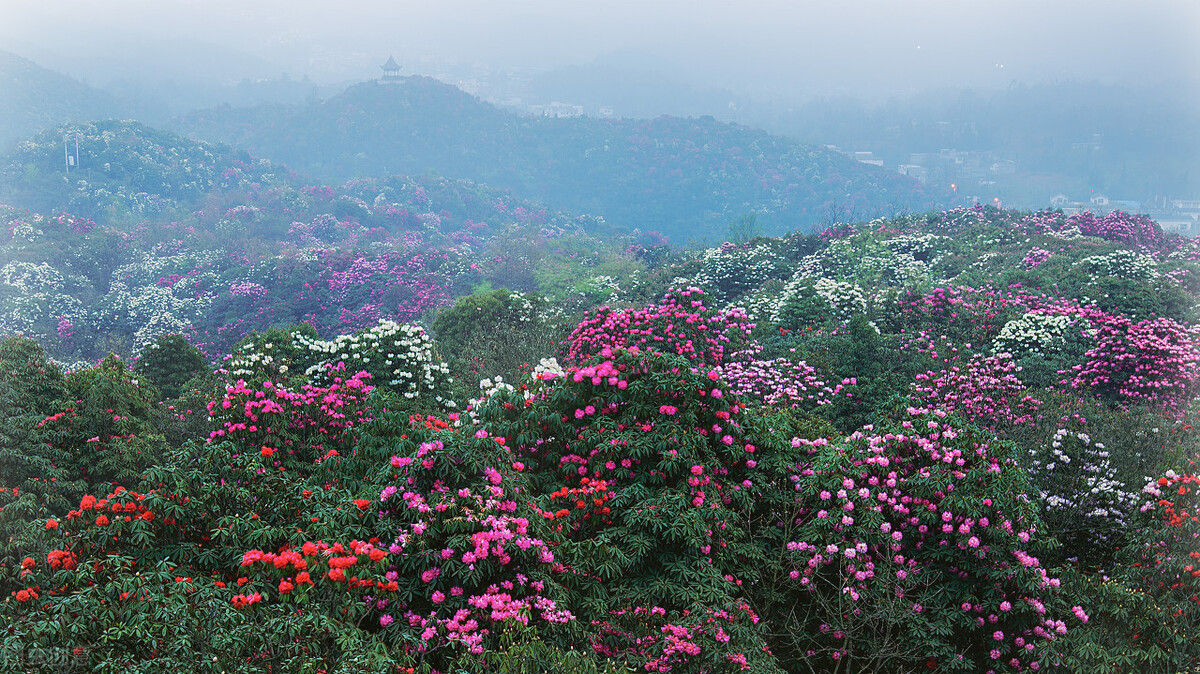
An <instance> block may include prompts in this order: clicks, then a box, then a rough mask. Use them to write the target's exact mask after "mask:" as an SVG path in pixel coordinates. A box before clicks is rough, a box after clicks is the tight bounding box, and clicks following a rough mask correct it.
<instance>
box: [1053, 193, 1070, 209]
mask: <svg viewBox="0 0 1200 674" xmlns="http://www.w3.org/2000/svg"><path fill="white" fill-rule="evenodd" d="M1069 203H1071V197H1068V196H1067V195H1065V194H1056V195H1054V196H1052V197H1050V205H1051V206H1052V207H1054V208H1062V207H1063V206H1066V205H1067V204H1069Z"/></svg>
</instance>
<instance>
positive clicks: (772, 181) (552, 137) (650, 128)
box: [171, 76, 949, 243]
mask: <svg viewBox="0 0 1200 674" xmlns="http://www.w3.org/2000/svg"><path fill="white" fill-rule="evenodd" d="M171 127H172V129H173V130H175V131H177V132H180V133H183V134H184V135H187V136H189V137H192V138H198V139H203V140H209V141H221V142H227V143H229V144H231V145H233V146H235V147H239V148H241V149H245V150H247V151H250V152H252V153H253V154H256V155H258V156H261V157H269V158H271V159H272V160H277V161H282V162H284V163H286V164H288V165H290V166H292V167H294V168H296V169H298V170H304V171H309V172H311V173H312V174H314V175H315V176H316V177H318V178H321V179H324V180H327V181H333V182H336V181H341V180H347V179H351V178H357V177H369V176H373V175H380V174H384V173H393V172H395V173H408V174H420V173H423V172H425V171H427V170H433V171H434V172H436V173H439V174H441V175H445V176H448V177H453V178H462V179H467V180H473V181H477V182H482V183H486V184H489V185H493V186H495V187H499V188H503V189H509V190H513V191H514V192H516V193H519V194H522V195H523V196H527V197H529V198H533V199H538V200H541V201H544V202H547V203H552V204H554V205H555V206H556V207H559V208H564V209H568V210H573V211H577V212H588V213H595V214H597V215H601V216H603V217H604V218H606V219H607V220H609V221H610V222H612V223H613V224H618V225H622V226H625V227H628V228H630V229H633V228H642V229H654V230H659V231H662V232H664V233H665V234H666V235H667V236H669V237H671V238H672V239H673V240H674V241H675V242H677V243H682V242H683V241H684V240H685V239H686V238H687V237H693V238H695V237H697V236H699V237H700V238H706V239H709V240H719V239H721V238H723V237H724V234H725V230H726V227H727V226H728V224H729V222H731V221H732V220H734V219H736V218H738V217H740V216H743V215H746V214H750V213H753V214H755V215H756V216H757V220H758V223H759V225H760V226H761V227H762V228H763V230H764V231H765V232H768V233H782V232H786V231H793V230H797V229H814V228H815V227H816V226H818V225H819V224H828V223H830V222H833V221H835V220H840V219H845V218H848V217H851V216H859V217H862V216H865V215H873V214H887V213H895V212H901V211H906V210H907V211H915V210H927V209H930V208H934V207H937V206H939V205H944V204H945V203H946V202H948V201H949V198H948V195H943V194H940V193H938V192H936V191H935V189H934V188H932V187H930V186H925V185H921V184H920V183H917V182H915V181H913V180H911V179H908V178H906V177H904V176H900V175H897V174H893V173H891V172H888V171H884V170H882V169H877V168H875V167H870V166H866V165H864V164H861V163H858V162H855V161H854V160H853V159H851V158H849V157H846V156H844V155H840V154H837V153H835V152H832V151H830V150H826V149H824V148H817V147H813V146H810V145H805V144H802V143H799V142H797V141H794V140H791V139H788V138H784V137H780V136H773V135H771V134H769V133H767V132H765V131H761V130H756V129H751V128H748V127H744V126H738V125H735V124H729V123H725V122H718V121H716V120H715V119H713V118H711V117H698V118H679V117H670V116H660V117H657V118H654V119H649V120H632V119H619V120H618V119H595V118H588V117H575V118H554V117H531V116H522V115H518V114H516V113H513V112H510V111H507V110H503V109H500V108H498V107H496V106H493V105H491V104H489V103H486V102H484V101H482V100H480V99H478V98H476V97H474V96H471V95H470V94H467V93H466V92H463V91H462V90H460V89H458V88H457V87H453V86H451V85H448V84H445V83H442V82H440V81H437V80H434V79H431V78H426V77H420V76H412V77H408V78H405V79H404V80H402V81H401V82H400V83H397V84H383V83H379V82H376V81H369V82H364V83H361V84H357V85H354V86H351V87H349V88H348V89H347V90H346V91H345V92H343V93H342V94H341V95H338V96H334V97H332V98H329V99H326V100H324V101H320V102H313V103H309V104H305V105H300V106H297V105H279V104H272V105H265V106H258V107H254V108H232V107H226V106H222V107H219V108H213V109H208V110H202V111H196V112H193V113H190V114H189V115H187V116H185V117H183V118H179V119H178V120H176V123H174V124H172V125H171Z"/></svg>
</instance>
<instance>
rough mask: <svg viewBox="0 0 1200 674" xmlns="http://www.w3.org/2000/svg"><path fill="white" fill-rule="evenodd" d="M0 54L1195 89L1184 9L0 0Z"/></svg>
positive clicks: (938, 1) (719, 79)
mask: <svg viewBox="0 0 1200 674" xmlns="http://www.w3.org/2000/svg"><path fill="white" fill-rule="evenodd" d="M0 49H6V50H9V51H13V52H16V53H17V54H19V55H21V56H24V57H26V58H30V59H32V60H35V61H37V62H38V63H40V64H41V65H43V66H46V67H48V68H51V69H54V70H58V71H60V72H63V73H65V74H68V75H71V76H74V77H78V78H81V79H84V80H85V81H87V82H89V83H90V84H93V85H97V86H103V85H105V84H107V83H109V82H112V81H114V80H117V79H120V78H129V77H134V78H151V79H159V80H184V81H186V80H188V79H196V80H207V81H214V82H219V83H233V82H237V81H239V80H242V79H244V78H250V79H255V78H266V77H276V76H278V75H280V74H281V73H285V72H286V73H288V74H289V75H290V76H291V77H293V78H301V77H306V76H307V77H309V78H311V79H313V80H314V81H316V82H318V83H336V82H345V81H355V80H362V79H367V78H371V77H376V76H378V74H379V70H378V65H379V63H381V62H382V61H383V60H384V59H386V58H387V56H388V55H389V54H393V55H395V57H396V59H397V60H398V61H399V62H400V63H402V64H404V66H405V71H404V72H405V73H406V74H412V73H427V74H435V73H436V71H437V70H438V69H440V68H445V67H448V66H450V65H452V64H465V65H471V64H474V65H477V66H482V67H487V68H492V69H497V68H520V69H532V68H537V69H552V68H559V67H564V66H568V65H579V64H590V63H598V64H605V65H613V66H617V67H621V68H626V69H628V68H636V69H642V70H646V71H650V72H656V73H660V74H664V75H668V76H670V77H673V78H676V79H679V80H681V81H685V82H687V83H689V84H692V85H694V86H697V87H703V88H711V89H719V88H724V89H729V90H732V91H734V92H737V93H741V94H746V95H754V96H758V97H771V98H775V99H778V100H783V101H802V100H805V99H807V98H810V97H812V96H827V95H838V94H846V95H853V96H859V97H863V98H868V99H870V98H880V97H883V96H890V95H895V94H905V93H912V92H915V91H919V90H922V89H928V88H934V87H939V88H940V87H948V86H966V87H978V88H994V87H1003V86H1007V85H1008V84H1010V83H1011V82H1014V81H1015V82H1022V83H1039V82H1053V81H1065V80H1098V81H1100V82H1104V83H1111V84H1156V83H1161V82H1180V83H1182V82H1188V84H1186V85H1183V86H1189V87H1191V86H1194V84H1192V83H1194V82H1195V81H1197V79H1200V2H1197V0H1129V1H1126V2H1115V1H1112V0H1089V1H1086V2H1084V1H1079V0H987V1H985V0H829V1H825V2H809V1H807V0H805V1H801V0H771V1H767V0H727V1H725V2H716V1H714V0H670V1H655V0H643V1H637V0H590V1H589V2H577V1H572V0H509V1H504V0H492V1H485V0H437V1H436V2H435V1H429V2H406V1H398V0H394V1H391V2H364V1H361V0H337V1H335V2H329V1H321V2H316V1H313V0H105V1H103V2H98V1H94V0H92V1H89V0H3V8H0Z"/></svg>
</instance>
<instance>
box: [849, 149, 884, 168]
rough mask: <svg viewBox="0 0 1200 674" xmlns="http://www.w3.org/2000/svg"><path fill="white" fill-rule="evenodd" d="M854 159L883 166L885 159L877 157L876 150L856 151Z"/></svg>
mask: <svg viewBox="0 0 1200 674" xmlns="http://www.w3.org/2000/svg"><path fill="white" fill-rule="evenodd" d="M854 160H855V161H857V162H861V163H863V164H870V165H872V166H883V160H882V159H879V158H878V157H876V156H875V153H874V152H855V153H854Z"/></svg>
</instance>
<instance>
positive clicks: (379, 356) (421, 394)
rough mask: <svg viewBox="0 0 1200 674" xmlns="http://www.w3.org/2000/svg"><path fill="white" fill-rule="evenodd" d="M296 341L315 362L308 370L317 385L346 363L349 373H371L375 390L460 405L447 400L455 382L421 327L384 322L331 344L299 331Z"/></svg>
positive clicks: (410, 398)
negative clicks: (328, 374) (330, 369)
mask: <svg viewBox="0 0 1200 674" xmlns="http://www.w3.org/2000/svg"><path fill="white" fill-rule="evenodd" d="M295 340H296V344H297V345H298V346H301V347H303V348H306V349H307V350H308V352H309V353H310V354H311V355H312V360H314V361H316V362H315V363H313V364H312V365H309V366H308V367H307V368H306V369H305V372H304V374H305V375H306V376H308V377H310V378H312V379H313V380H314V381H315V382H323V377H325V372H326V371H328V370H329V366H330V365H337V364H338V363H345V367H346V370H347V371H348V372H360V371H365V372H369V373H370V374H371V377H372V379H371V384H372V385H373V386H376V387H378V388H382V389H384V390H387V391H390V392H392V393H395V394H396V395H399V396H401V397H403V398H405V399H407V400H413V399H416V398H422V399H427V400H429V401H431V402H433V403H435V404H436V405H438V406H440V407H445V408H453V407H455V406H456V405H455V403H454V402H453V401H452V400H450V398H449V397H448V392H449V387H450V386H451V385H452V384H453V380H452V379H451V377H450V368H449V366H448V365H447V364H446V363H444V362H443V361H442V360H441V358H439V357H438V355H437V353H436V351H435V350H434V341H433V338H432V337H430V336H429V333H427V332H426V331H425V328H423V327H421V326H419V325H414V324H407V323H396V322H395V321H389V320H380V321H379V323H378V324H377V325H375V326H374V327H371V328H368V329H366V330H362V331H360V332H356V333H354V334H353V335H338V336H337V337H335V338H333V339H332V340H321V339H314V338H312V337H310V336H307V335H303V334H300V333H295ZM323 383H324V382H323Z"/></svg>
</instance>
